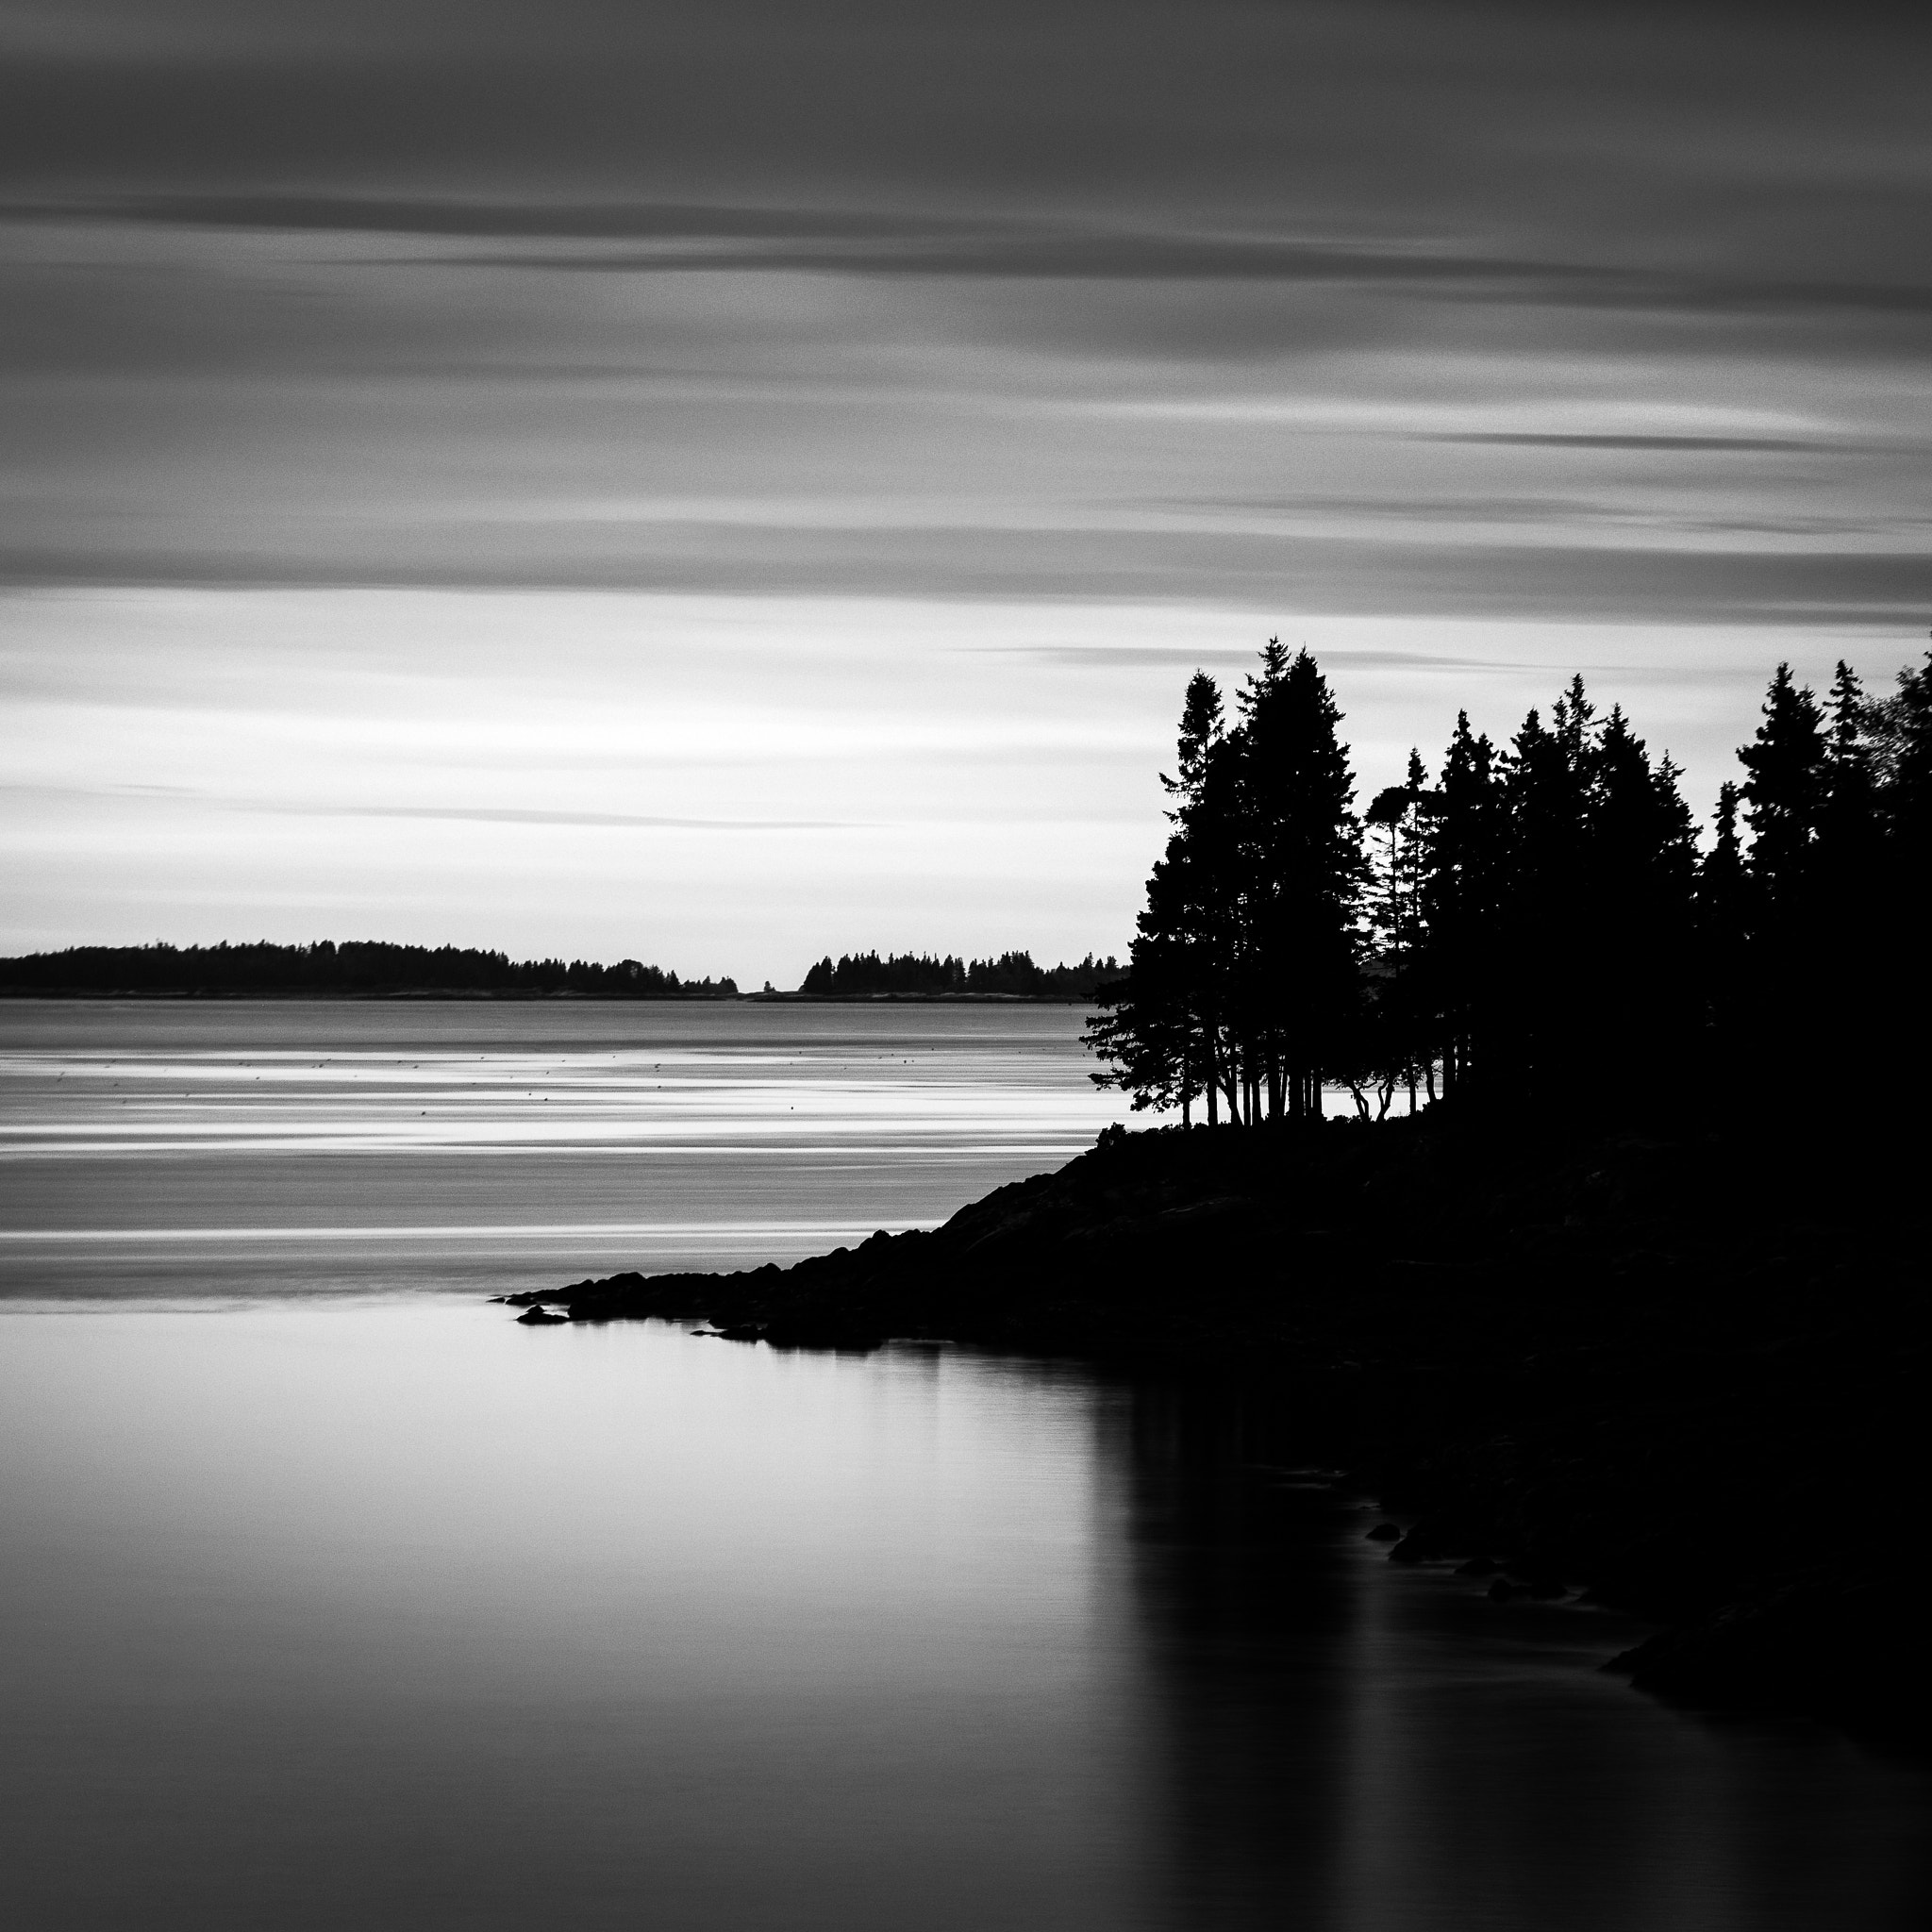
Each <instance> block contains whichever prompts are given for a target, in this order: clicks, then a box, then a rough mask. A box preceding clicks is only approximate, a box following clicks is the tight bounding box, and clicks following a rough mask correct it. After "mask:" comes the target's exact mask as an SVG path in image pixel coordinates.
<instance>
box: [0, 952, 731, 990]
mask: <svg viewBox="0 0 1932 1932" xmlns="http://www.w3.org/2000/svg"><path fill="white" fill-rule="evenodd" d="M0 990H4V991H8V992H11V993H36V992H39V993H90V994H94V995H108V994H113V993H133V994H139V995H142V996H146V997H154V996H157V995H163V994H172V995H178V996H181V997H184V998H194V997H200V998H215V999H222V998H225V999H243V998H249V997H258V998H277V997H280V998H287V997H291V996H294V997H301V996H313V997H316V998H343V997H348V998H362V999H375V998H381V997H383V996H385V995H391V994H395V993H424V994H426V993H458V994H461V993H469V994H489V995H495V996H498V997H532V996H537V995H541V994H551V993H571V994H576V995H578V996H580V997H583V998H586V999H607V1000H679V999H735V998H736V997H737V996H738V986H737V983H736V982H735V981H733V980H730V979H718V980H712V979H680V978H678V976H677V974H675V973H666V972H664V971H662V970H661V969H660V968H658V967H656V966H645V965H643V964H641V962H640V961H638V960H636V959H620V960H619V961H618V962H617V963H616V964H615V965H614V966H604V965H600V964H598V963H597V962H596V961H595V960H590V959H572V960H570V961H569V962H568V963H566V962H565V961H564V960H562V959H524V960H513V959H511V958H509V957H508V955H507V954H504V953H490V952H479V951H476V950H475V949H474V948H470V947H462V946H434V947H431V946H403V945H391V944H389V943H387V942H386V941H378V940H368V941H348V942H346V943H343V944H340V945H339V944H337V943H336V942H335V941H332V940H318V941H316V942H315V943H314V944H313V945H307V946H278V945H273V944H271V943H269V942H268V941H265V940H264V941H259V942H258V943H255V944H252V945H229V944H227V943H226V942H224V943H222V944H220V945H213V946H171V945H167V944H165V943H156V944H154V945H148V946H70V947H69V948H67V949H66V950H65V951H64V952H58V953H31V954H27V955H26V956H25V957H24V958H14V959H0Z"/></svg>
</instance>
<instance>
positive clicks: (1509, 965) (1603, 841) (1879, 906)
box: [1087, 640, 1932, 1123]
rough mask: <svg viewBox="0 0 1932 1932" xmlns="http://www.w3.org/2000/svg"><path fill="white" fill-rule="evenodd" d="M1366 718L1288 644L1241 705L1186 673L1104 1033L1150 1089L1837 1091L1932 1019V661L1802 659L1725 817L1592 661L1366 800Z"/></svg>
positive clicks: (1909, 1049)
mask: <svg viewBox="0 0 1932 1932" xmlns="http://www.w3.org/2000/svg"><path fill="white" fill-rule="evenodd" d="M1340 724H1341V710H1340V708H1339V707H1338V706H1337V704H1336V702H1335V699H1334V696H1333V694H1332V692H1331V691H1330V690H1329V687H1328V684H1327V681H1326V679H1325V678H1324V676H1323V675H1322V673H1321V671H1320V669H1319V667H1318V666H1317V664H1316V662H1315V660H1314V658H1311V657H1310V656H1309V655H1308V654H1307V652H1306V651H1303V652H1301V653H1299V654H1297V655H1295V656H1293V657H1291V656H1290V655H1289V654H1288V653H1287V651H1285V650H1284V649H1283V647H1282V646H1281V644H1280V643H1279V641H1276V640H1270V641H1269V643H1268V646H1267V648H1266V649H1265V650H1264V651H1263V652H1262V653H1261V658H1260V664H1259V668H1258V669H1257V672H1256V673H1255V674H1254V675H1251V676H1250V677H1249V678H1248V679H1247V680H1246V682H1245V683H1244V684H1243V686H1242V687H1241V690H1240V691H1238V692H1237V693H1236V698H1235V708H1234V715H1233V716H1232V717H1230V716H1229V715H1228V713H1227V710H1226V708H1225V706H1224V700H1223V697H1222V693H1221V691H1220V688H1219V687H1218V685H1217V684H1216V682H1215V680H1214V679H1213V678H1211V677H1209V676H1208V675H1207V674H1205V673H1196V674H1195V675H1194V677H1193V678H1192V680H1191V682H1190V683H1189V685H1188V688H1187V693H1186V698H1185V702H1184V705H1183V709H1182V714H1181V722H1180V732H1179V742H1178V746H1177V751H1176V765H1175V770H1174V774H1172V775H1169V774H1162V776H1161V783H1162V785H1163V787H1164V788H1165V790H1166V791H1167V792H1168V794H1169V796H1170V798H1171V799H1172V801H1173V803H1172V807H1171V808H1170V810H1169V812H1168V818H1169V821H1170V823H1171V825H1172V828H1173V829H1172V832H1171V835H1170V837H1169V839H1168V841H1167V845H1166V850H1165V851H1164V853H1163V854H1162V856H1161V858H1160V859H1159V860H1158V862H1157V863H1156V865H1155V867H1154V871H1153V875H1152V876H1151V877H1150V879H1149V880H1148V884H1147V901H1146V906H1145V908H1144V909H1143V911H1142V912H1141V915H1140V918H1139V920H1138V922H1137V930H1136V936H1135V939H1134V942H1133V946H1132V948H1131V951H1130V954H1129V959H1128V969H1127V972H1126V974H1125V975H1124V977H1123V978H1122V979H1120V980H1119V981H1117V982H1115V983H1114V984H1113V985H1111V986H1108V987H1104V988H1102V989H1101V990H1100V992H1099V993H1098V995H1097V999H1098V1003H1099V1004H1100V1006H1101V1008H1102V1011H1101V1013H1100V1015H1099V1017H1098V1018H1097V1019H1096V1020H1095V1021H1094V1023H1093V1024H1092V1025H1091V1027H1090V1029H1089V1032H1088V1035H1087V1039H1088V1042H1089V1044H1090V1045H1091V1047H1092V1048H1093V1049H1094V1050H1095V1052H1096V1053H1097V1054H1098V1055H1099V1057H1100V1058H1101V1059H1102V1061H1103V1063H1104V1065H1103V1071H1102V1072H1100V1073H1099V1074H1095V1076H1094V1077H1095V1078H1096V1079H1097V1080H1098V1081H1100V1082H1101V1083H1102V1084H1103V1085H1107V1086H1112V1087H1117V1088H1121V1089H1124V1091H1127V1092H1128V1093H1129V1094H1131V1095H1132V1098H1133V1104H1134V1105H1135V1107H1137V1108H1160V1109H1170V1108H1174V1109H1178V1110H1179V1111H1180V1113H1181V1115H1182V1118H1183V1121H1184V1122H1191V1120H1192V1118H1193V1116H1194V1113H1195V1111H1196V1109H1197V1108H1198V1109H1199V1110H1200V1111H1201V1112H1203V1113H1204V1114H1205V1117H1206V1118H1207V1120H1208V1121H1209V1122H1210V1123H1212V1122H1216V1121H1219V1120H1221V1119H1227V1120H1231V1121H1235V1122H1243V1123H1253V1122H1258V1121H1263V1120H1280V1119H1291V1120H1292V1119H1307V1118H1317V1117H1319V1116H1320V1114H1321V1111H1322V1092H1323V1089H1324V1087H1343V1088H1346V1089H1347V1090H1349V1091H1351V1092H1352V1094H1353V1096H1354V1103H1355V1107H1356V1109H1357V1112H1358V1113H1359V1114H1361V1115H1362V1116H1363V1117H1365V1118H1366V1117H1371V1116H1372V1115H1373V1116H1374V1117H1379V1116H1381V1115H1383V1114H1386V1113H1387V1111H1388V1110H1389V1108H1390V1106H1391V1100H1392V1097H1393V1096H1394V1094H1395V1093H1396V1092H1398V1091H1402V1090H1403V1089H1405V1088H1406V1089H1407V1095H1408V1100H1409V1104H1410V1106H1411V1108H1412V1107H1413V1106H1414V1105H1415V1104H1416V1101H1417V1098H1418V1093H1419V1091H1420V1093H1422V1094H1425V1095H1426V1097H1427V1098H1428V1099H1430V1100H1436V1099H1439V1098H1442V1097H1446V1096H1448V1095H1451V1094H1455V1093H1457V1092H1468V1093H1471V1094H1473V1095H1476V1096H1487V1097H1488V1098H1490V1099H1491V1100H1494V1101H1498V1102H1504V1103H1526V1104H1528V1105H1532V1106H1546V1105H1552V1104H1557V1103H1558V1102H1560V1103H1562V1104H1564V1105H1566V1106H1568V1107H1571V1108H1576V1107H1578V1106H1586V1107H1589V1108H1594V1109H1596V1110H1598V1111H1608V1112H1613V1113H1622V1114H1625V1115H1628V1114H1631V1113H1641V1112H1642V1111H1644V1110H1645V1109H1648V1108H1660V1107H1663V1106H1665V1105H1667V1104H1668V1105H1670V1106H1673V1107H1680V1106H1682V1105H1684V1104H1686V1103H1687V1102H1689V1101H1694V1100H1696V1099H1698V1098H1699V1097H1701V1098H1703V1099H1706V1100H1715V1101H1719V1102H1726V1101H1727V1102H1728V1103H1730V1104H1735V1105H1745V1104H1751V1105H1756V1104H1757V1103H1758V1102H1759V1101H1769V1102H1770V1103H1772V1104H1774V1105H1780V1104H1781V1105H1786V1106H1791V1105H1801V1104H1803V1105H1810V1104H1814V1103H1816V1102H1818V1101H1820V1100H1821V1099H1824V1098H1825V1097H1826V1096H1827V1095H1828V1091H1829V1090H1830V1089H1831V1088H1832V1087H1833V1086H1834V1084H1841V1083H1845V1082H1851V1083H1854V1084H1856V1083H1857V1082H1859V1081H1861V1080H1869V1079H1870V1078H1871V1076H1872V1074H1873V1071H1874V1061H1880V1060H1882V1059H1883V1058H1886V1057H1888V1056H1890V1057H1895V1059H1896V1062H1897V1063H1898V1064H1901V1065H1903V1064H1906V1063H1907V1061H1908V1060H1909V1058H1910V1056H1911V1054H1912V1053H1914V1052H1916V1050H1917V1047H1918V1046H1919V1045H1922V1044H1924V1037H1925V1034H1926V1031H1927V1015H1926V1013H1925V1010H1924V999H1923V997H1922V996H1920V995H1919V994H1917V993H1916V992H1915V991H1912V986H1913V982H1912V981H1911V980H1910V979H1909V978H1908V977H1907V974H1908V973H1909V972H1910V971H1912V970H1915V969H1916V966H1917V961H1918V958H1919V955H1918V951H1917V928H1918V923H1919V921H1920V920H1921V918H1922V917H1923V914H1922V912H1921V907H1922V905H1923V902H1924V897H1925V893H1926V888H1927V885H1928V882H1932V863H1928V858H1932V852H1928V846H1932V654H1928V655H1927V658H1926V660H1925V662H1924V664H1923V665H1921V666H1920V667H1918V668H1917V669H1907V670H1905V671H1902V672H1900V673H1899V674H1898V677H1897V680H1896V683H1895V686H1894V688H1893V689H1892V690H1891V691H1890V692H1888V693H1885V694H1883V695H1881V696H1876V697H1874V696H1869V695H1868V694H1867V693H1866V691H1864V689H1863V687H1862V686H1861V684H1860V682H1859V680H1858V678H1857V675H1855V674H1854V672H1853V671H1852V670H1851V669H1850V667H1849V666H1848V665H1846V664H1844V663H1842V662H1840V664H1839V666H1838V669H1837V675H1836V677H1835V678H1834V680H1833V682H1832V685H1831V688H1830V690H1829V691H1828V692H1827V694H1826V695H1825V696H1824V698H1823V699H1821V698H1820V697H1819V696H1818V695H1817V694H1816V693H1815V692H1814V691H1810V690H1809V689H1807V688H1804V687H1802V686H1800V685H1799V684H1798V683H1797V681H1796V680H1795V679H1794V678H1793V677H1792V675H1791V673H1790V667H1789V666H1788V665H1780V666H1779V667H1778V668H1777V671H1776V673H1775V675H1774V676H1773V678H1772V680H1771V685H1770V689H1769V691H1768V692H1767V694H1766V697H1765V701H1764V705H1763V708H1762V712H1761V716H1760V719H1759V723H1758V724H1757V730H1756V731H1755V733H1754V735H1753V737H1752V739H1751V741H1750V742H1749V743H1747V744H1745V745H1743V746H1742V747H1741V748H1740V753H1739V758H1740V776H1739V777H1738V778H1737V779H1736V780H1733V781H1727V782H1726V783H1725V784H1724V786H1723V787H1722V788H1721V790H1720V791H1719V794H1718V798H1717V801H1716V807H1715V811H1714V814H1713V818H1712V823H1711V825H1710V827H1709V837H1708V841H1707V842H1703V841H1700V839H1699V837H1698V829H1697V826H1696V824H1695V823H1694V821H1693V818H1692V814H1691V808H1690V807H1689V806H1688V804H1687V803H1686V801H1685V799H1684V796H1683V793H1682V789H1681V779H1682V775H1683V774H1682V773H1681V771H1680V770H1679V768H1678V767H1677V766H1676V765H1675V764H1674V762H1673V761H1672V759H1671V758H1670V757H1669V756H1668V755H1663V756H1657V757H1654V756H1653V755H1652V754H1651V752H1650V751H1649V749H1648V748H1647V747H1646V745H1645V743H1644V741H1643V740H1642V739H1641V738H1640V737H1639V736H1638V735H1637V733H1636V730H1635V729H1634V727H1633V725H1632V724H1631V721H1630V720H1629V719H1628V718H1627V717H1625V715H1624V712H1623V710H1622V708H1620V707H1612V708H1611V709H1610V710H1609V712H1608V713H1607V714H1603V713H1601V712H1600V711H1599V710H1598V709H1597V708H1596V707H1595V706H1594V705H1593V704H1592V702H1591V698H1590V696H1589V694H1588V692H1587V691H1586V690H1585V688H1584V684H1583V680H1582V679H1581V678H1580V677H1578V678H1574V679H1573V680H1572V682H1571V684H1570V685H1569V687H1568V689H1567V690H1566V691H1564V692H1563V693H1562V694H1561V695H1560V696H1559V697H1558V698H1557V700H1556V702H1555V703H1554V704H1553V705H1551V707H1550V708H1549V711H1548V714H1547V716H1545V715H1544V714H1543V713H1542V712H1541V711H1540V710H1532V711H1531V712H1530V713H1529V714H1528V716H1527V717H1526V718H1525V719H1524V722H1523V724H1522V726H1521V727H1520V728H1519V729H1518V730H1517V732H1516V733H1515V734H1514V736H1513V737H1511V738H1510V739H1509V740H1508V741H1507V742H1506V743H1503V744H1497V743H1494V742H1492V741H1491V739H1490V738H1489V737H1488V736H1487V735H1486V734H1478V733H1477V732H1475V731H1474V729H1473V727H1472V726H1471V724H1470V721H1469V716H1468V713H1467V712H1466V711H1464V712H1459V713H1458V714H1457V721H1456V727H1455V730H1454V732H1453V734H1452V735H1451V737H1450V741H1449V743H1448V745H1447V748H1446V749H1445V751H1444V753H1443V755H1442V758H1441V763H1440V765H1439V766H1438V768H1437V770H1436V771H1435V773H1434V774H1433V775H1432V774H1431V773H1430V772H1429V770H1428V768H1427V766H1426V765H1425V764H1424V760H1423V758H1422V757H1421V755H1420V752H1419V751H1418V752H1411V753H1410V756H1409V760H1408V770H1407V775H1406V777H1405V779H1404V781H1403V782H1402V783H1401V784H1399V785H1394V786H1391V787H1388V788H1387V789H1385V790H1384V791H1380V792H1378V793H1377V794H1376V795H1375V796H1374V798H1373V799H1372V800H1371V801H1370V802H1369V804H1368V806H1367V808H1365V809H1364V810H1363V811H1361V812H1360V813H1357V810H1356V808H1355V806H1356V789H1355V776H1354V774H1353V772H1352V770H1351V767H1350V763H1349V754H1348V748H1347V746H1346V745H1345V744H1344V743H1343V742H1342V741H1341V736H1340V733H1339V728H1338V727H1339V726H1340Z"/></svg>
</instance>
